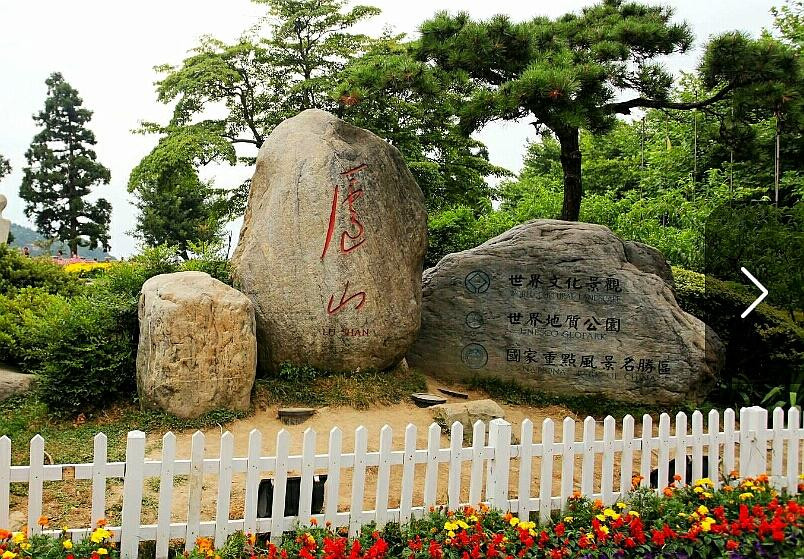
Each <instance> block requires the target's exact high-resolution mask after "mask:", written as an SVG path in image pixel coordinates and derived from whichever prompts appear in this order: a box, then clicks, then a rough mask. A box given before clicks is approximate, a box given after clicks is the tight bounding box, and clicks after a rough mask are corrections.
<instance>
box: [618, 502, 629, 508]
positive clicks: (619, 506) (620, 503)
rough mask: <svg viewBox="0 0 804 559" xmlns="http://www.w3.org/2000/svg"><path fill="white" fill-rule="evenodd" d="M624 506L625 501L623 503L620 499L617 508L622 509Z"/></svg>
mask: <svg viewBox="0 0 804 559" xmlns="http://www.w3.org/2000/svg"><path fill="white" fill-rule="evenodd" d="M626 506H628V505H626V504H625V503H623V502H622V501H620V502H619V503H617V508H618V509H620V510H623V509H624V508H625V507H626Z"/></svg>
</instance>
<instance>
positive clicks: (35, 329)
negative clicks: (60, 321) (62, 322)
mask: <svg viewBox="0 0 804 559" xmlns="http://www.w3.org/2000/svg"><path fill="white" fill-rule="evenodd" d="M67 306H68V300H67V299H65V298H64V297H62V296H60V295H53V294H52V293H49V292H48V291H47V290H45V289H43V288H41V287H23V288H21V289H18V290H15V291H13V292H12V293H9V294H0V363H6V364H9V365H17V366H18V367H20V368H21V369H22V370H23V371H25V372H30V369H32V368H35V367H36V362H35V360H34V354H33V352H34V350H35V349H36V348H37V347H38V346H39V345H40V344H41V343H42V342H43V340H42V339H41V335H42V327H41V326H42V323H43V322H44V321H45V320H47V317H48V316H54V315H58V314H60V313H63V312H65V310H66V308H67Z"/></svg>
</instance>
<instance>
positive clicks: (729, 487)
mask: <svg viewBox="0 0 804 559" xmlns="http://www.w3.org/2000/svg"><path fill="white" fill-rule="evenodd" d="M723 491H725V492H726V493H731V492H732V491H734V488H733V487H732V486H731V485H724V486H723Z"/></svg>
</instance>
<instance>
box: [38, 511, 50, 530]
mask: <svg viewBox="0 0 804 559" xmlns="http://www.w3.org/2000/svg"><path fill="white" fill-rule="evenodd" d="M36 523H37V524H39V525H40V526H42V527H45V526H47V525H48V524H49V523H50V520H48V518H47V516H45V515H44V514H43V515H42V516H40V517H39V520H37V521H36Z"/></svg>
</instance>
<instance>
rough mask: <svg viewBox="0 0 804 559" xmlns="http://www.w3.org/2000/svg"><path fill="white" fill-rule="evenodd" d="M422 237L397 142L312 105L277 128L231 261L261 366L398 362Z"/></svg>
mask: <svg viewBox="0 0 804 559" xmlns="http://www.w3.org/2000/svg"><path fill="white" fill-rule="evenodd" d="M426 235H427V214H426V210H425V206H424V196H423V194H422V191H421V189H420V188H419V186H418V185H417V184H416V182H415V180H414V179H413V176H412V175H411V174H410V171H409V170H408V168H407V167H406V166H405V162H404V161H403V160H402V156H401V155H400V154H399V152H398V151H397V150H396V148H394V147H392V146H390V145H389V144H387V143H386V142H384V141H383V140H381V139H380V138H378V137H377V136H375V135H374V134H372V133H371V132H368V131H366V130H363V129H360V128H356V127H354V126H351V125H349V124H346V123H345V122H343V121H342V120H340V119H338V118H336V117H334V116H332V115H331V114H329V113H326V112H324V111H320V110H313V109H311V110H307V111H304V112H302V113H300V114H299V115H297V116H295V117H293V118H291V119H288V120H286V121H284V122H283V123H282V124H280V125H279V126H277V127H276V128H275V129H274V131H273V132H272V133H271V135H270V136H269V137H268V139H267V140H266V141H265V143H264V144H263V145H262V147H261V148H260V152H259V155H258V157H257V169H256V172H255V173H254V178H253V180H252V183H251V191H250V193H249V199H248V207H247V209H246V214H245V217H244V221H243V227H242V229H241V231H240V240H239V242H238V244H237V249H236V250H235V253H234V256H233V258H232V265H233V270H234V277H235V285H236V286H237V287H238V288H239V289H241V290H242V291H243V293H245V294H246V295H248V296H249V297H250V298H251V300H252V301H253V302H254V306H255V310H256V316H257V338H258V341H259V363H260V365H259V366H260V369H261V370H264V371H275V370H277V369H278V368H279V366H280V365H281V364H282V363H285V362H288V363H293V364H298V365H311V366H313V367H316V368H319V369H326V370H330V371H353V370H357V369H363V370H365V369H376V370H382V369H386V368H388V367H391V366H394V365H395V364H397V363H399V362H400V361H401V360H402V358H403V357H404V356H405V353H406V352H407V350H408V349H409V348H410V346H411V344H412V343H413V341H414V340H415V338H416V334H417V332H418V330H419V324H420V320H421V310H420V309H421V272H422V262H423V259H424V252H425V250H426Z"/></svg>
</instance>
